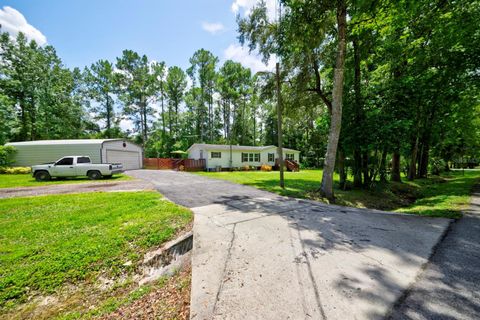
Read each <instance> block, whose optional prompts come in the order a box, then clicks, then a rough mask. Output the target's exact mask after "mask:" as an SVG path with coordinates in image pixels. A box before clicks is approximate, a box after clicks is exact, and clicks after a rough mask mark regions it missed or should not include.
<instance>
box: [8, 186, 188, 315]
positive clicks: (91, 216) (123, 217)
mask: <svg viewBox="0 0 480 320" xmlns="http://www.w3.org/2000/svg"><path fill="white" fill-rule="evenodd" d="M191 220H192V214H191V212H190V211H189V210H188V209H185V208H182V207H179V206H177V205H175V204H173V203H171V202H168V201H165V200H163V199H162V198H161V196H160V195H159V194H158V193H156V192H118V193H102V192H98V193H83V194H69V195H51V196H39V197H28V198H10V199H3V200H0V311H1V310H2V309H3V310H8V309H11V308H12V307H14V306H15V305H18V304H19V303H21V302H24V301H25V300H26V299H27V298H28V297H29V296H30V295H32V294H44V295H45V294H52V293H54V292H55V291H56V290H57V289H58V288H60V287H61V286H63V285H64V284H66V283H72V284H75V283H77V282H84V281H86V282H88V281H94V280H95V279H96V275H98V274H100V273H102V274H107V275H108V276H112V277H115V276H116V275H120V274H126V273H127V274H128V273H129V272H133V270H134V268H135V265H136V263H138V262H139V261H140V259H141V258H143V253H144V252H145V251H146V250H147V249H148V248H151V247H155V246H158V245H160V244H161V243H163V242H165V241H167V240H169V239H170V238H172V237H173V236H174V235H175V233H176V232H177V231H178V230H180V229H182V228H184V227H185V226H186V225H187V224H188V223H189V222H190V221H191ZM127 261H132V262H133V264H132V265H130V266H128V265H125V262H127Z"/></svg>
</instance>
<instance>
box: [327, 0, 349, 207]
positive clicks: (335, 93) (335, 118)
mask: <svg viewBox="0 0 480 320" xmlns="http://www.w3.org/2000/svg"><path fill="white" fill-rule="evenodd" d="M337 28H338V45H337V57H336V62H335V70H334V79H333V90H332V117H331V121H330V132H329V133H328V144H327V154H326V155H325V165H324V167H323V176H322V186H321V193H322V195H323V196H324V197H326V198H327V199H329V200H330V201H334V200H335V196H334V194H333V171H334V169H335V158H336V155H337V147H338V140H339V138H340V130H341V126H342V98H343V84H344V76H345V74H344V73H345V72H344V71H345V70H344V67H345V54H346V51H347V48H346V31H347V30H346V29H347V8H346V4H345V0H337Z"/></svg>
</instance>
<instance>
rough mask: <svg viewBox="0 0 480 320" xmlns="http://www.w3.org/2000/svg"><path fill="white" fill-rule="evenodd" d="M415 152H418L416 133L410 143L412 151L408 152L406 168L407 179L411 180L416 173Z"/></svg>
mask: <svg viewBox="0 0 480 320" xmlns="http://www.w3.org/2000/svg"><path fill="white" fill-rule="evenodd" d="M417 154H418V135H417V136H416V137H415V140H414V141H413V143H412V152H411V154H410V166H409V168H408V175H407V178H408V180H410V181H412V180H414V179H415V174H416V171H417V170H416V169H417V168H416V165H417Z"/></svg>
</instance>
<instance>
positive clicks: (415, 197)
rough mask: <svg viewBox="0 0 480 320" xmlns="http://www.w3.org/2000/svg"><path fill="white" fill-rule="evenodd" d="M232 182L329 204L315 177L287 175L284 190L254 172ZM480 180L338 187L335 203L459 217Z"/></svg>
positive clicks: (457, 176) (454, 177) (475, 175)
mask: <svg viewBox="0 0 480 320" xmlns="http://www.w3.org/2000/svg"><path fill="white" fill-rule="evenodd" d="M207 176H208V175H207ZM213 178H220V179H226V180H231V177H228V176H223V177H222V176H213ZM248 178H250V179H248ZM232 181H233V182H240V183H242V184H245V185H248V186H252V187H256V188H259V189H263V190H266V191H270V192H275V193H277V194H280V195H282V196H288V197H294V198H304V199H310V200H316V201H321V202H326V203H328V200H327V199H325V198H322V197H321V195H320V193H319V192H318V189H319V187H320V181H317V180H314V179H313V178H312V179H306V178H305V176H304V175H302V176H301V177H298V178H297V177H295V175H294V174H291V175H289V176H287V178H286V179H285V189H282V188H280V186H279V182H278V178H277V177H276V176H274V175H270V176H267V175H258V176H256V175H255V172H252V173H248V175H247V176H246V177H243V178H242V179H241V180H240V181H235V180H232ZM479 181H480V172H469V173H467V174H465V175H462V174H461V173H450V174H447V175H445V176H443V177H439V176H432V177H430V178H427V179H418V180H415V181H413V182H410V181H405V182H403V183H397V182H391V183H385V184H380V183H378V184H377V186H376V187H375V189H373V190H366V189H352V190H347V191H345V190H340V189H338V188H337V189H336V190H335V196H336V204H338V205H342V206H348V207H355V208H370V209H377V210H385V211H401V212H405V213H411V214H417V215H425V216H431V217H447V218H459V217H461V213H462V211H463V210H465V208H466V205H468V202H469V198H470V194H471V190H472V187H473V186H474V185H475V184H476V183H477V182H479Z"/></svg>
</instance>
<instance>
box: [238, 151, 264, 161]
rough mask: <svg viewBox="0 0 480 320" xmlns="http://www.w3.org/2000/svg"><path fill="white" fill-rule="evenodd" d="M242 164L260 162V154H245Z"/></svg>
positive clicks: (243, 154)
mask: <svg viewBox="0 0 480 320" xmlns="http://www.w3.org/2000/svg"><path fill="white" fill-rule="evenodd" d="M242 162H260V153H243V152H242Z"/></svg>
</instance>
